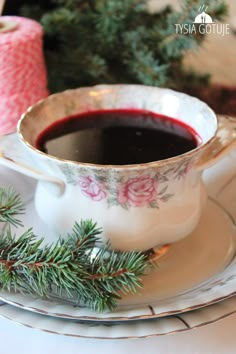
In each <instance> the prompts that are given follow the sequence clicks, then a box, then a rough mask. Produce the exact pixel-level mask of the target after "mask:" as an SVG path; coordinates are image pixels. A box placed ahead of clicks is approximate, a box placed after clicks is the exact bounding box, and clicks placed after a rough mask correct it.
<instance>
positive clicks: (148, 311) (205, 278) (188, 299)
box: [0, 152, 236, 322]
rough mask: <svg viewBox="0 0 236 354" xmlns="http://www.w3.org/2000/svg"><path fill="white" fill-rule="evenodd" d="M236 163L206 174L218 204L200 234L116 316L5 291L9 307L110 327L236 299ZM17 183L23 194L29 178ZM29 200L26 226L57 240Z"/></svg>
mask: <svg viewBox="0 0 236 354" xmlns="http://www.w3.org/2000/svg"><path fill="white" fill-rule="evenodd" d="M235 162H236V154H235V152H233V153H232V154H231V155H229V156H228V157H227V158H225V159H224V160H223V161H221V163H219V164H218V165H216V166H215V167H214V168H212V169H211V170H209V171H207V172H206V174H205V175H206V177H205V178H206V181H207V182H208V184H209V190H210V193H211V195H212V196H213V197H214V198H216V197H217V201H215V200H214V201H213V199H212V200H211V201H210V202H209V203H208V206H207V208H206V211H205V213H204V215H203V218H202V220H201V223H200V224H199V226H198V228H197V230H196V231H195V232H194V233H193V234H192V235H191V236H190V237H188V238H186V239H185V240H183V241H181V242H180V243H178V244H175V245H173V246H171V248H170V250H169V252H168V253H167V254H166V256H165V257H163V258H162V259H161V260H160V262H159V267H158V269H157V270H156V271H155V272H152V273H151V274H150V275H148V276H146V277H145V278H144V283H145V284H144V289H143V291H142V292H141V293H139V295H134V296H128V297H125V298H124V299H123V301H122V303H121V304H120V306H119V308H118V310H117V311H115V312H113V313H110V312H107V313H103V314H97V313H94V312H92V311H90V310H89V309H87V308H79V307H74V306H71V305H70V304H61V303H58V302H57V301H54V302H53V301H46V300H44V299H38V298H34V297H32V296H25V295H24V296H22V295H21V294H18V293H17V294H15V293H7V292H3V291H2V292H0V297H1V298H2V300H4V301H6V302H8V303H9V304H12V305H15V306H18V307H21V308H23V309H26V310H30V311H34V312H38V313H43V314H45V315H50V316H58V317H63V318H72V319H80V320H87V321H99V322H101V321H106V322H108V321H128V320H129V321H130V320H136V319H145V318H148V319H151V318H156V317H159V316H164V315H170V314H173V313H179V312H185V311H188V310H193V309H196V308H199V307H202V306H206V305H209V304H212V303H215V302H218V301H220V300H222V299H224V298H227V297H229V296H232V295H233V294H234V292H235V291H236V284H235V281H234V278H235V277H236V259H233V261H232V262H230V260H231V259H232V257H233V255H234V253H235V221H234V220H235V219H236V208H235V203H236V193H235V191H236V188H235V187H236V171H235ZM7 173H8V175H9V179H10V180H11V182H12V180H13V175H14V172H12V171H9V170H8V172H7ZM12 184H14V185H15V187H16V189H18V187H20V188H21V189H22V186H23V185H24V184H25V177H23V176H21V175H18V174H17V179H16V180H15V181H14V183H13V182H12ZM29 189H30V188H29ZM31 191H32V189H31ZM28 194H31V195H32V193H30V192H27V195H28ZM25 199H26V200H28V203H27V213H26V215H25V216H24V219H23V222H24V224H25V226H26V227H30V226H32V225H33V226H34V230H35V231H36V233H38V234H39V235H41V236H42V235H47V237H49V239H50V237H51V239H52V238H53V237H54V235H53V234H52V233H50V232H49V230H47V228H46V226H45V225H43V224H42V223H41V222H40V220H39V219H38V217H37V215H36V214H35V211H34V208H33V205H32V202H30V201H29V197H28V198H27V197H26V196H25Z"/></svg>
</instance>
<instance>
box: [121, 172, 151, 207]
mask: <svg viewBox="0 0 236 354" xmlns="http://www.w3.org/2000/svg"><path fill="white" fill-rule="evenodd" d="M156 189H157V182H156V181H155V180H154V178H151V177H149V176H143V177H139V178H130V179H129V180H128V181H127V182H126V183H123V184H121V185H120V186H119V189H118V194H117V200H118V202H119V204H127V203H128V204H129V205H130V206H134V207H143V206H147V205H149V203H150V202H151V201H153V200H155V199H156Z"/></svg>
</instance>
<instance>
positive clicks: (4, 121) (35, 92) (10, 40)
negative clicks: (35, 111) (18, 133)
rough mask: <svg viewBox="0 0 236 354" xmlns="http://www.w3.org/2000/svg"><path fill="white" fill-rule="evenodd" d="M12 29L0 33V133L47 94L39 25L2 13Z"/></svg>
mask: <svg viewBox="0 0 236 354" xmlns="http://www.w3.org/2000/svg"><path fill="white" fill-rule="evenodd" d="M9 21H10V22H14V23H15V24H16V28H15V29H14V30H12V31H9V32H0V134H6V133H11V132H14V131H15V130H16V124H17V121H18V120H19V118H20V116H21V114H22V113H24V112H25V110H26V109H27V108H28V107H29V106H31V105H33V104H34V103H36V102H37V101H38V100H40V99H41V98H44V97H46V96H48V90H47V73H46V69H45V62H44V56H43V43H42V37H43V28H42V26H41V25H40V24H39V23H38V22H36V21H33V20H30V19H27V18H23V17H16V16H3V17H2V18H1V22H9Z"/></svg>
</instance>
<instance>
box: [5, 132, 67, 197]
mask: <svg viewBox="0 0 236 354" xmlns="http://www.w3.org/2000/svg"><path fill="white" fill-rule="evenodd" d="M25 161H26V162H25ZM27 162H28V161H27V157H26V153H25V151H23V148H22V146H21V144H20V141H19V138H18V136H17V134H15V133H14V134H9V135H5V136H1V137H0V164H1V165H3V166H6V167H8V168H10V169H12V170H14V171H17V172H20V173H22V174H24V175H26V176H28V177H32V178H35V179H37V180H39V181H43V182H45V183H46V184H49V186H50V190H51V191H52V193H54V194H55V195H58V196H60V195H62V194H63V193H64V191H65V183H64V182H63V181H62V180H60V179H59V178H56V177H54V176H49V175H45V174H44V173H43V172H41V171H39V170H37V169H35V168H33V167H32V166H31V164H30V162H28V163H27Z"/></svg>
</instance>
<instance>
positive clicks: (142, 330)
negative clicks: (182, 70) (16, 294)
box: [0, 297, 236, 339]
mask: <svg viewBox="0 0 236 354" xmlns="http://www.w3.org/2000/svg"><path fill="white" fill-rule="evenodd" d="M234 313H236V297H231V298H229V299H227V300H225V301H222V302H219V303H217V304H215V305H211V306H208V307H204V308H202V309H198V310H194V311H191V312H187V313H184V314H179V315H174V316H168V317H161V318H158V319H153V320H143V321H129V322H122V323H113V324H109V325H104V324H98V323H95V324H94V323H92V322H91V323H88V322H86V324H83V323H80V322H77V321H76V320H68V319H61V318H56V317H50V316H43V315H40V314H36V313H33V312H30V311H24V310H22V309H20V308H17V307H14V306H11V305H8V304H6V303H3V304H2V305H0V316H1V317H4V318H6V319H9V320H11V321H13V322H16V323H18V324H21V325H24V326H26V327H28V328H35V329H38V330H41V331H44V332H47V333H51V334H59V335H65V336H71V337H78V338H93V339H134V338H147V337H155V336H163V335H166V334H171V333H178V332H184V331H188V330H191V329H193V328H197V327H202V326H205V325H207V324H209V323H213V322H215V321H218V320H220V319H223V318H225V317H227V316H230V315H231V314H234Z"/></svg>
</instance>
